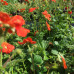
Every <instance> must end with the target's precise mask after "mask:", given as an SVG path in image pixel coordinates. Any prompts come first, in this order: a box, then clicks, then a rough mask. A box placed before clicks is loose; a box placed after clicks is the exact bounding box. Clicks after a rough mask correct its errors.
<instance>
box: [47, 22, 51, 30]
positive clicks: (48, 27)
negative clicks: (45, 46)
mask: <svg viewBox="0 0 74 74" xmlns="http://www.w3.org/2000/svg"><path fill="white" fill-rule="evenodd" d="M46 25H47V29H48V30H49V31H50V30H51V28H50V25H49V24H48V23H47V22H46Z"/></svg>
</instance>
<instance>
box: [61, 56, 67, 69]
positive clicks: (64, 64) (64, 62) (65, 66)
mask: <svg viewBox="0 0 74 74" xmlns="http://www.w3.org/2000/svg"><path fill="white" fill-rule="evenodd" d="M61 58H62V61H63V67H64V69H67V65H66V61H65V59H64V58H63V57H62V56H61Z"/></svg>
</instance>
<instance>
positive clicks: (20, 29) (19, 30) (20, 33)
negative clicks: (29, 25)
mask: <svg viewBox="0 0 74 74" xmlns="http://www.w3.org/2000/svg"><path fill="white" fill-rule="evenodd" d="M16 32H17V35H18V36H22V37H26V36H27V34H28V33H29V32H30V30H29V29H25V28H23V27H21V26H20V27H16Z"/></svg>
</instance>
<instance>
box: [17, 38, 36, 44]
mask: <svg viewBox="0 0 74 74" xmlns="http://www.w3.org/2000/svg"><path fill="white" fill-rule="evenodd" d="M18 43H19V44H25V43H31V44H35V43H36V41H32V38H30V37H28V38H26V39H24V40H23V42H19V41H18Z"/></svg>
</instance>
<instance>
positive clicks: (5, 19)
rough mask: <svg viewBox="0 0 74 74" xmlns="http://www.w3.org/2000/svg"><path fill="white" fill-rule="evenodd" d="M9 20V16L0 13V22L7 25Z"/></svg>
mask: <svg viewBox="0 0 74 74" xmlns="http://www.w3.org/2000/svg"><path fill="white" fill-rule="evenodd" d="M9 20H10V16H9V15H8V14H7V13H4V12H0V21H1V22H3V23H7V22H8V21H9Z"/></svg>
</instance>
